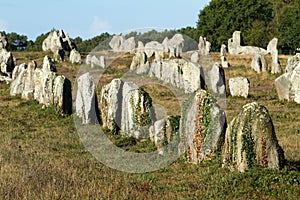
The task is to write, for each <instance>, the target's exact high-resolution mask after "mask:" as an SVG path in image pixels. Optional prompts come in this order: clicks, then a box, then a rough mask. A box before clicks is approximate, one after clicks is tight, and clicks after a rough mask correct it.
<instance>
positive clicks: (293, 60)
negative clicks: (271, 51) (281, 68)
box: [285, 54, 300, 73]
mask: <svg viewBox="0 0 300 200" xmlns="http://www.w3.org/2000/svg"><path fill="white" fill-rule="evenodd" d="M296 67H300V54H298V55H295V56H291V57H289V58H288V61H287V65H286V68H285V72H286V73H290V72H292V71H293V70H294V69H295V68H296Z"/></svg>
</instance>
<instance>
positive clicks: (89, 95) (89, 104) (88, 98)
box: [76, 73, 99, 124]
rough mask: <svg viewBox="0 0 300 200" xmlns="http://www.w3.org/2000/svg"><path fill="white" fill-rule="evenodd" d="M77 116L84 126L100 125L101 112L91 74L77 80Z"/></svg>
mask: <svg viewBox="0 0 300 200" xmlns="http://www.w3.org/2000/svg"><path fill="white" fill-rule="evenodd" d="M77 85H78V88H77V96H76V115H77V116H78V117H79V118H80V119H81V120H82V124H98V123H99V111H98V102H97V97H96V85H95V83H94V80H93V77H92V76H91V75H90V73H85V74H83V75H81V76H80V77H79V78H78V79H77Z"/></svg>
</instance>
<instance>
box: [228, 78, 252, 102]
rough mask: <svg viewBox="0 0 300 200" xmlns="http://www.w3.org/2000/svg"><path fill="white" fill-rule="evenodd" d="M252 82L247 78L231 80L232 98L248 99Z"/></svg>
mask: <svg viewBox="0 0 300 200" xmlns="http://www.w3.org/2000/svg"><path fill="white" fill-rule="evenodd" d="M249 86H250V82H249V80H248V79H247V78H244V77H236V78H230V79H229V89H230V94H231V96H237V97H244V98H247V97H248V94H249Z"/></svg>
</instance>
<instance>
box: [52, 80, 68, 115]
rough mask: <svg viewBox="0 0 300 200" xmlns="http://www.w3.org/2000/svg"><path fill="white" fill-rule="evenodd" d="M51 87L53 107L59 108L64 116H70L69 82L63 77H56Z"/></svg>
mask: <svg viewBox="0 0 300 200" xmlns="http://www.w3.org/2000/svg"><path fill="white" fill-rule="evenodd" d="M53 87H54V88H53V96H54V102H53V104H54V106H56V107H57V108H60V109H61V110H62V111H63V113H64V114H72V89H71V81H70V80H69V79H67V78H66V77H65V76H57V77H56V78H55V79H54V86H53Z"/></svg>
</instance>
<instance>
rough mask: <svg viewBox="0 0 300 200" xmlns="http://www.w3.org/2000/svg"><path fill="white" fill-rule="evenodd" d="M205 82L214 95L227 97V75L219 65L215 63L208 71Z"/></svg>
mask: <svg viewBox="0 0 300 200" xmlns="http://www.w3.org/2000/svg"><path fill="white" fill-rule="evenodd" d="M205 82H206V84H207V86H208V88H209V89H210V91H211V92H212V93H213V94H214V95H218V96H226V80H225V73H224V70H223V69H222V68H221V67H220V66H219V64H218V63H215V64H214V65H213V66H212V68H211V70H209V71H208V77H207V78H206V80H205Z"/></svg>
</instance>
